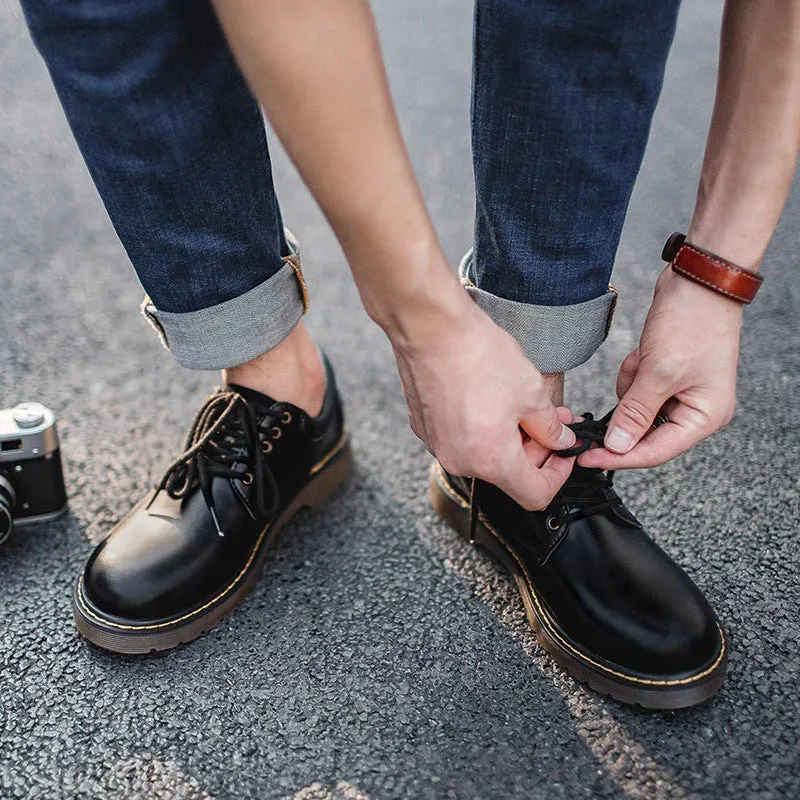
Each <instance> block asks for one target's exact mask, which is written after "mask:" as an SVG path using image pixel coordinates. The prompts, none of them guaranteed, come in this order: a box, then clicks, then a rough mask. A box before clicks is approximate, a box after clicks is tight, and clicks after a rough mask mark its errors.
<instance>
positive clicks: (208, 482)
mask: <svg viewBox="0 0 800 800" xmlns="http://www.w3.org/2000/svg"><path fill="white" fill-rule="evenodd" d="M258 416H259V418H257V417H256V412H255V409H254V408H253V407H252V405H250V403H248V402H247V400H245V398H244V397H242V395H240V394H239V393H238V392H235V391H232V390H220V391H218V392H217V393H216V394H212V395H211V396H210V397H209V398H208V399H207V400H206V401H205V403H204V404H203V405H202V406H201V408H200V410H199V411H198V412H197V416H196V417H195V419H194V422H193V423H192V427H191V429H190V430H189V435H188V436H187V437H186V444H185V446H184V452H183V454H182V455H181V456H179V457H178V458H177V459H176V460H175V461H174V462H173V463H172V464H170V466H169V467H168V468H167V471H166V472H165V473H164V477H163V478H162V479H161V483H160V484H159V485H158V489H157V491H161V490H162V489H163V490H165V491H166V492H167V494H168V495H169V496H170V497H172V498H174V499H176V500H179V499H181V498H184V497H186V496H187V495H188V494H189V493H190V492H192V491H193V490H194V489H195V488H196V487H197V486H198V485H199V486H200V490H201V491H202V493H203V499H204V500H205V502H206V506H208V510H209V513H210V514H211V517H212V519H213V520H214V526H215V527H216V529H217V533H218V534H219V535H220V536H224V535H225V533H224V532H223V530H222V528H221V526H220V523H219V519H218V517H217V512H216V508H215V505H214V494H213V491H212V483H213V479H214V478H215V477H218V478H235V479H237V480H240V481H242V483H244V484H245V485H250V484H253V493H252V496H251V499H252V500H253V501H254V503H255V510H256V512H257V513H258V514H259V515H263V516H265V517H267V516H271V514H272V513H273V512H274V510H275V506H276V505H277V502H278V489H277V486H276V484H275V478H274V476H273V475H272V471H271V469H270V467H269V463H268V459H267V453H269V452H270V451H271V450H272V444H271V443H270V442H269V441H268V440H267V441H263V442H262V438H261V435H260V434H259V427H264V426H265V425H268V424H271V423H278V422H279V421H280V422H283V423H288V422H290V421H291V415H290V414H289V412H288V411H281V410H280V409H279V408H274V409H268V410H267V411H266V413H264V412H261V411H259V415H258ZM276 429H277V430H279V428H277V425H274V426H273V428H272V430H276ZM275 438H277V435H276V436H275ZM239 465H244V466H246V468H247V471H245V472H242V471H241V470H240V469H236V467H237V466H239Z"/></svg>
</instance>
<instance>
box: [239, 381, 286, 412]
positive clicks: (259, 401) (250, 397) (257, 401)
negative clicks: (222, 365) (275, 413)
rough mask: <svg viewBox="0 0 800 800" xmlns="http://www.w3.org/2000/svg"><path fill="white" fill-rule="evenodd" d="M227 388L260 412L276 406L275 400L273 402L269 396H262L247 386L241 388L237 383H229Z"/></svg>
mask: <svg viewBox="0 0 800 800" xmlns="http://www.w3.org/2000/svg"><path fill="white" fill-rule="evenodd" d="M227 388H228V389H231V390H232V391H234V392H237V393H238V394H240V395H241V396H242V397H244V399H245V400H247V402H248V403H251V404H252V405H254V406H255V407H256V408H258V409H260V410H266V409H268V408H271V407H272V406H274V405H277V403H278V401H277V400H274V399H273V398H271V397H270V396H269V395H266V394H262V393H261V392H259V391H257V390H256V389H251V388H250V387H249V386H241V385H239V384H238V383H229V384H228V385H227Z"/></svg>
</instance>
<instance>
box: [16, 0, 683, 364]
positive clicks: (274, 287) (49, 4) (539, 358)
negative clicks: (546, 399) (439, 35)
mask: <svg viewBox="0 0 800 800" xmlns="http://www.w3.org/2000/svg"><path fill="white" fill-rule="evenodd" d="M23 8H24V10H25V14H26V17H27V20H28V24H29V27H30V29H31V32H32V34H33V37H34V41H35V42H36V44H37V47H38V48H39V50H40V52H41V53H42V55H43V56H44V58H45V61H46V62H47V65H48V68H49V70H50V73H51V75H52V77H53V81H54V83H55V86H56V89H57V91H58V94H59V97H60V99H61V102H62V104H63V106H64V110H65V112H66V114H67V118H68V120H69V122H70V125H71V126H72V129H73V132H74V133H75V137H76V139H77V141H78V144H79V146H80V148H81V151H82V153H83V155H84V158H85V160H86V163H87V165H88V167H89V170H90V172H91V174H92V177H93V178H94V180H95V183H96V185H97V187H98V189H99V191H100V195H101V197H102V198H103V201H104V203H105V204H106V208H107V209H108V211H109V214H110V216H111V219H112V222H113V223H114V227H115V228H116V230H117V233H118V234H119V236H120V239H121V240H122V242H123V244H124V246H125V248H126V249H127V251H128V254H129V256H130V258H131V261H132V262H133V265H134V268H135V269H136V271H137V274H138V275H139V279H140V280H141V282H142V284H143V285H144V287H145V289H146V291H147V293H148V295H149V298H148V301H147V303H146V304H145V309H146V314H147V316H148V317H149V318H150V319H151V321H153V322H154V324H155V325H156V327H157V328H158V329H159V331H160V332H161V333H162V335H163V336H164V337H165V339H166V341H167V343H168V345H169V347H170V349H171V350H172V352H173V353H174V354H175V356H176V358H178V360H179V361H180V362H181V363H183V364H184V365H185V366H189V367H209V368H210V367H224V366H232V365H233V364H237V363H242V361H245V360H248V359H249V358H252V357H253V356H254V355H258V354H259V353H261V352H264V351H266V350H268V349H270V348H271V347H274V346H275V345H276V344H277V343H278V342H280V341H281V340H282V339H283V338H284V337H285V336H286V335H288V333H289V332H290V331H291V329H292V328H293V327H294V325H295V324H296V322H297V320H298V319H299V318H300V316H301V315H302V313H303V311H304V309H305V305H306V297H305V287H304V284H303V282H302V276H301V275H300V274H299V265H298V264H297V262H295V261H293V262H292V263H291V264H290V263H287V262H286V258H287V257H290V255H291V249H290V247H289V245H288V244H287V241H286V238H285V236H284V234H283V226H282V222H281V215H280V210H279V207H278V202H277V199H276V197H275V192H274V189H273V184H272V176H271V168H270V161H269V154H268V151H267V143H266V137H265V132H264V128H263V121H262V118H261V113H260V110H259V108H258V105H257V103H256V102H255V100H254V99H253V97H252V96H251V94H250V92H249V90H248V89H247V86H246V85H245V82H244V80H243V78H242V76H241V74H240V72H239V70H238V68H237V67H236V65H235V63H234V60H233V58H232V56H231V53H230V51H229V49H228V47H227V45H226V43H225V41H224V38H223V36H222V33H221V31H220V29H219V26H218V24H217V21H216V19H215V16H214V14H213V11H212V9H211V6H210V4H209V3H208V2H207V0H195V2H185V0H148V2H143V0H23ZM677 8H678V0H477V3H476V21H475V66H474V81H473V99H472V118H473V151H474V165H475V178H476V190H477V213H476V221H475V236H474V255H472V256H470V257H469V258H467V259H465V261H464V264H463V265H462V268H463V277H464V280H465V283H466V285H467V287H468V291H470V293H471V294H472V295H473V297H475V299H476V301H477V302H478V303H479V304H480V305H481V306H482V307H483V308H484V309H485V310H486V311H487V313H489V314H490V315H491V316H492V317H493V318H494V319H495V321H496V322H497V323H498V324H499V325H501V326H503V327H504V328H506V329H507V330H509V332H511V333H512V334H513V335H514V336H516V337H517V339H518V340H519V341H520V343H521V344H522V346H523V349H524V350H525V352H526V353H528V355H529V357H530V358H531V359H532V361H533V362H534V363H535V364H537V366H539V368H540V369H542V370H543V371H553V372H555V371H560V370H562V369H569V368H570V367H572V366H576V365H577V364H579V363H581V362H582V361H583V360H585V359H586V358H588V357H589V356H590V355H591V353H592V352H594V350H595V349H596V348H597V347H598V346H599V344H600V342H602V340H603V338H604V337H605V334H606V332H607V328H608V324H609V321H610V315H611V313H612V311H613V306H614V299H615V294H614V293H613V292H612V291H610V290H609V287H608V279H609V275H610V272H611V267H612V264H613V260H614V255H615V251H616V248H617V243H618V240H619V235H620V231H621V228H622V223H623V220H624V216H625V211H626V208H627V204H628V200H629V198H630V193H631V190H632V187H633V183H634V180H635V178H636V174H637V172H638V169H639V166H640V163H641V159H642V155H643V152H644V147H645V143H646V140H647V135H648V130H649V126H650V119H651V116H652V113H653V110H654V107H655V103H656V101H657V98H658V94H659V91H660V88H661V82H662V78H663V72H664V64H665V60H666V56H667V52H668V49H669V45H670V43H671V40H672V37H673V34H674V28H675V19H676V14H677ZM248 320H252V324H248Z"/></svg>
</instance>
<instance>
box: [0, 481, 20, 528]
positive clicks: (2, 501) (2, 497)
mask: <svg viewBox="0 0 800 800" xmlns="http://www.w3.org/2000/svg"><path fill="white" fill-rule="evenodd" d="M16 501H17V494H16V492H15V491H14V487H13V486H12V485H11V482H10V481H9V480H8V478H6V476H5V475H3V474H2V473H0V544H2V543H3V542H4V541H5V540H6V539H8V537H9V536H10V535H11V530H12V529H13V527H14V518H13V517H12V516H11V514H12V512H13V511H14V504H15V503H16Z"/></svg>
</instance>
